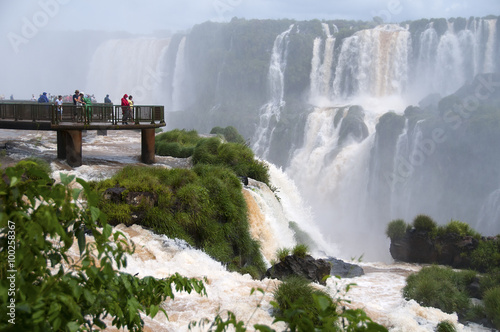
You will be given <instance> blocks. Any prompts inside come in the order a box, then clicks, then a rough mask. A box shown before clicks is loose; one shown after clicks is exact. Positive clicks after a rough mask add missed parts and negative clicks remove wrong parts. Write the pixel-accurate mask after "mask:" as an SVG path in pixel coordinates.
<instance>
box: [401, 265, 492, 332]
mask: <svg viewBox="0 0 500 332" xmlns="http://www.w3.org/2000/svg"><path fill="white" fill-rule="evenodd" d="M478 278H479V281H480V289H481V290H480V296H481V297H482V298H483V305H477V306H476V305H473V304H472V302H471V300H470V297H471V296H472V294H470V293H469V288H468V285H470V284H471V283H472V282H473V281H475V280H477V279H478ZM406 282H407V284H406V286H405V287H404V288H403V296H404V297H405V298H406V299H408V300H409V299H414V300H415V301H417V302H418V303H419V304H421V305H423V306H430V307H435V308H438V309H440V310H442V311H444V312H447V313H453V312H456V313H457V314H458V316H459V318H460V319H463V320H467V321H475V322H479V321H481V320H482V319H485V318H487V319H489V320H490V321H491V322H492V323H493V324H494V325H495V326H496V328H499V327H500V321H499V320H498V317H499V316H498V312H500V311H499V310H500V300H499V299H500V273H499V272H498V271H496V272H491V273H489V274H486V275H478V274H477V272H475V271H471V270H461V271H454V270H453V269H451V268H444V267H438V266H430V267H424V268H422V270H420V272H418V273H415V274H412V275H410V276H409V277H408V278H407V279H406ZM443 328H444V327H443ZM443 331H447V330H443Z"/></svg>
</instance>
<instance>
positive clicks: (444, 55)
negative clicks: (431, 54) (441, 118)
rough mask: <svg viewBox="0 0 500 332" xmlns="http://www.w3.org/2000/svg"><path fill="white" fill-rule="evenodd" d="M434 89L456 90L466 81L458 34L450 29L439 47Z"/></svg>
mask: <svg viewBox="0 0 500 332" xmlns="http://www.w3.org/2000/svg"><path fill="white" fill-rule="evenodd" d="M435 72H436V76H435V80H434V89H433V90H434V91H440V92H442V93H444V94H450V93H453V92H455V90H457V89H458V88H459V87H460V86H462V84H464V82H465V76H464V72H463V58H462V52H461V50H460V45H459V42H458V38H457V36H456V35H455V34H454V33H453V32H452V31H450V30H448V31H447V32H446V33H445V34H444V35H443V36H441V39H440V40H439V44H438V47H437V55H436V67H435Z"/></svg>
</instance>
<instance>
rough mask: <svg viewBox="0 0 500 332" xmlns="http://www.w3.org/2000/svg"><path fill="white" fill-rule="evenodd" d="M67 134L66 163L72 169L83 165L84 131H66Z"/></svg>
mask: <svg viewBox="0 0 500 332" xmlns="http://www.w3.org/2000/svg"><path fill="white" fill-rule="evenodd" d="M65 132H66V161H67V162H68V165H70V166H71V167H78V166H81V165H82V131H81V130H65Z"/></svg>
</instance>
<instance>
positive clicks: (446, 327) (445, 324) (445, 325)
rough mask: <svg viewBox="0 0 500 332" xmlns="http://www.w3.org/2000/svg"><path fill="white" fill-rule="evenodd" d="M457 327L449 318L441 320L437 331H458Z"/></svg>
mask: <svg viewBox="0 0 500 332" xmlns="http://www.w3.org/2000/svg"><path fill="white" fill-rule="evenodd" d="M456 330H457V328H456V327H455V325H454V324H453V323H452V322H450V321H449V320H444V321H442V322H439V324H438V325H437V326H436V332H456Z"/></svg>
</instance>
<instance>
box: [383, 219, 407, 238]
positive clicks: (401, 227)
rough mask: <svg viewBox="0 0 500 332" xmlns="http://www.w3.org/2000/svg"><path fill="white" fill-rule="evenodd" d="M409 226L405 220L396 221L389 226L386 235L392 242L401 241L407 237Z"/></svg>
mask: <svg viewBox="0 0 500 332" xmlns="http://www.w3.org/2000/svg"><path fill="white" fill-rule="evenodd" d="M407 228H408V225H407V224H406V222H405V221H404V220H403V219H396V220H393V221H391V222H390V223H389V224H388V225H387V229H386V230H385V234H386V235H387V237H389V238H390V239H391V240H396V239H401V238H403V237H404V236H405V234H406V230H407Z"/></svg>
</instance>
